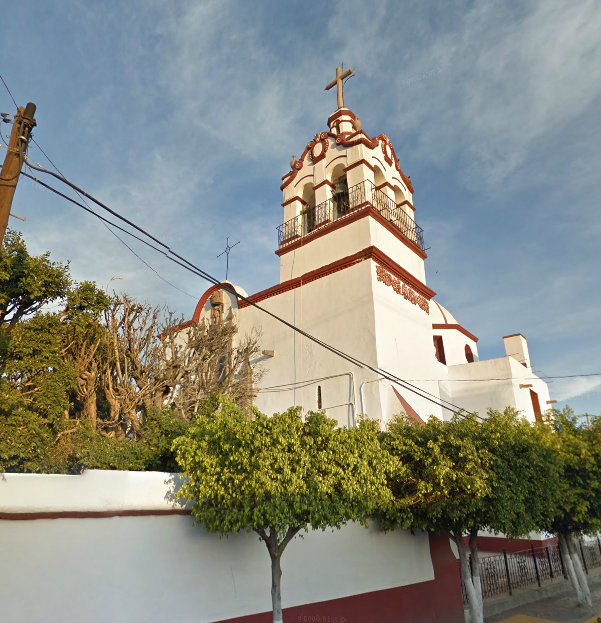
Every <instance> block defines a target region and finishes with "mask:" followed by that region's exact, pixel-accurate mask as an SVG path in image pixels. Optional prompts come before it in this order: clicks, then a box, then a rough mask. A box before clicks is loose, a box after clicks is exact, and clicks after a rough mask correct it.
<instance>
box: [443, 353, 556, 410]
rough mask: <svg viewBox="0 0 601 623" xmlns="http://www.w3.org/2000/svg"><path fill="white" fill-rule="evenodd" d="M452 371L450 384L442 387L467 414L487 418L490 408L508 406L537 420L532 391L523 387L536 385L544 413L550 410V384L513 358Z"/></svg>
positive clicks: (461, 366) (478, 363)
mask: <svg viewBox="0 0 601 623" xmlns="http://www.w3.org/2000/svg"><path fill="white" fill-rule="evenodd" d="M448 370H449V378H448V381H446V382H444V383H441V386H442V387H444V389H445V391H447V392H448V393H449V394H450V395H451V396H452V399H453V402H454V403H455V404H457V405H459V406H460V407H462V408H464V409H466V410H467V411H471V412H476V413H479V414H480V415H485V414H486V411H487V409H489V408H491V409H496V410H498V411H503V409H505V407H513V408H515V409H517V410H518V411H521V412H522V413H523V414H524V415H525V416H526V417H527V418H528V419H529V420H531V421H534V419H535V415H534V410H533V407H532V400H531V398H530V391H529V390H530V388H528V387H522V388H521V387H520V385H532V389H533V390H534V391H536V392H537V393H538V395H539V401H540V406H541V410H542V411H543V412H544V411H545V410H546V408H547V407H548V405H547V401H548V400H549V390H548V388H547V385H546V383H545V382H544V381H542V380H541V379H539V378H538V377H536V375H534V373H533V372H532V370H531V369H529V368H525V367H524V366H522V365H521V364H520V363H518V362H517V361H516V360H515V359H513V358H512V357H500V358H498V359H488V360H485V361H477V362H474V363H469V364H468V363H465V364H461V365H454V366H449V368H448Z"/></svg>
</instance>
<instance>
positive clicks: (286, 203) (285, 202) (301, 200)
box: [282, 175, 309, 208]
mask: <svg viewBox="0 0 601 623" xmlns="http://www.w3.org/2000/svg"><path fill="white" fill-rule="evenodd" d="M307 177H309V176H308V175H307ZM303 179H304V178H303ZM299 181H300V180H299ZM294 201H300V202H301V203H305V201H304V200H303V198H302V197H299V196H298V195H294V197H290V199H287V200H286V201H284V203H282V208H285V207H286V206H287V205H288V204H290V203H293V202H294Z"/></svg>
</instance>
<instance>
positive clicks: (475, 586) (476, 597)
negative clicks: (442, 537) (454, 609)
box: [449, 532, 484, 623]
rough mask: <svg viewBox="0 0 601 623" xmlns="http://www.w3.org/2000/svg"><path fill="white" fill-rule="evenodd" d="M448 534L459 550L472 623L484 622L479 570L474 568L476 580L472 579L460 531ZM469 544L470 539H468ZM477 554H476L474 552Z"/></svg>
mask: <svg viewBox="0 0 601 623" xmlns="http://www.w3.org/2000/svg"><path fill="white" fill-rule="evenodd" d="M449 536H450V537H451V538H452V539H453V541H455V544H456V545H457V551H458V552H459V563H460V564H461V575H462V577H463V583H464V584H465V591H466V593H467V601H468V604H469V607H470V612H471V615H472V623H484V608H483V606H482V589H481V586H480V570H479V569H478V570H477V572H476V569H475V568H474V573H475V574H476V573H477V575H476V577H477V578H478V580H477V581H476V582H475V581H474V580H473V579H472V572H471V569H470V564H469V562H468V558H467V550H466V547H465V542H464V541H463V536H462V534H461V532H458V533H457V535H455V534H452V533H451V534H449ZM470 546H471V539H470ZM476 556H477V554H476ZM473 562H474V566H476V563H477V562H478V561H477V559H476V560H475V561H473Z"/></svg>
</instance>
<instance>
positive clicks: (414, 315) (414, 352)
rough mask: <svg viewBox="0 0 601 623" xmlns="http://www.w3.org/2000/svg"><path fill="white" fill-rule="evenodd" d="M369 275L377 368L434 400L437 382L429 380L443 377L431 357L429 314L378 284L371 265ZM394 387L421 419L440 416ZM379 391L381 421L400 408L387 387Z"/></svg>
mask: <svg viewBox="0 0 601 623" xmlns="http://www.w3.org/2000/svg"><path fill="white" fill-rule="evenodd" d="M371 276H372V279H373V290H374V306H375V310H376V312H375V324H376V344H377V350H378V366H379V367H381V368H383V369H385V370H386V371H388V372H391V373H392V374H394V375H396V376H399V377H400V378H402V379H405V380H409V381H411V382H412V384H413V385H415V386H417V387H419V388H421V389H423V390H425V391H427V392H430V393H432V394H434V396H436V397H437V396H438V382H437V381H436V380H432V379H437V378H439V376H438V375H440V374H443V375H444V374H445V368H444V366H441V365H440V364H439V363H438V362H437V361H436V359H435V357H434V348H433V345H432V324H431V320H430V316H429V314H428V313H426V312H425V311H424V310H423V309H421V308H420V307H418V306H417V305H414V304H413V303H411V302H409V301H408V300H406V299H405V298H404V297H403V296H401V295H399V294H397V293H396V292H395V291H394V289H393V288H391V287H390V286H388V285H386V284H384V283H383V282H380V281H378V280H377V274H376V267H375V264H372V275H371ZM443 378H444V377H443ZM395 388H396V390H397V391H398V392H399V393H400V394H401V395H402V396H403V398H404V399H405V400H406V401H407V402H408V403H409V404H410V405H411V407H413V409H415V411H416V412H417V413H418V414H419V415H420V417H422V418H423V419H426V418H427V417H428V416H429V415H435V416H436V417H443V412H442V410H441V408H440V406H438V405H436V404H433V403H432V402H430V401H429V400H427V399H425V398H422V397H419V396H417V395H416V394H414V393H413V392H411V391H409V390H407V389H404V388H401V387H398V386H395ZM379 390H380V395H381V403H382V405H383V416H384V419H388V418H389V417H390V416H391V415H394V414H396V413H400V412H401V411H402V405H401V403H400V402H399V400H398V398H397V397H396V394H395V393H394V391H392V389H391V388H390V387H387V386H386V385H380V386H379Z"/></svg>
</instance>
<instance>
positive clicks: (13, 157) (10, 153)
mask: <svg viewBox="0 0 601 623" xmlns="http://www.w3.org/2000/svg"><path fill="white" fill-rule="evenodd" d="M34 115H35V104H32V103H31V102H29V104H27V106H26V107H25V108H23V106H19V107H18V109H17V114H16V116H15V120H14V122H13V129H12V132H11V133H10V141H9V143H8V150H7V153H6V157H5V158H4V164H3V165H2V171H1V172H0V245H2V241H3V240H4V234H5V233H6V228H7V226H8V217H9V215H10V208H11V205H12V202H13V197H14V195H15V190H16V188H17V183H18V181H19V175H20V173H21V167H22V166H23V161H24V160H25V153H26V151H27V145H28V144H29V136H30V134H31V130H32V129H33V127H34V126H35V119H34Z"/></svg>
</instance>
